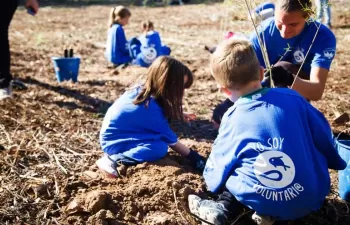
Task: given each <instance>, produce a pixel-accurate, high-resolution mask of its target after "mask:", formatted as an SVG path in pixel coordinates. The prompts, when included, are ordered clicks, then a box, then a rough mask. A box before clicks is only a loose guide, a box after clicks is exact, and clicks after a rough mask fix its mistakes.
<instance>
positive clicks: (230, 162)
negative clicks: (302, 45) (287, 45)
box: [188, 38, 346, 225]
mask: <svg viewBox="0 0 350 225" xmlns="http://www.w3.org/2000/svg"><path fill="white" fill-rule="evenodd" d="M210 67H211V73H212V75H213V76H214V78H215V80H216V81H217V82H218V84H219V85H220V87H221V90H222V91H223V93H225V95H226V96H227V97H228V98H229V99H231V100H232V101H235V104H234V105H233V106H232V107H230V108H229V109H228V110H227V112H226V113H225V114H224V117H223V119H222V123H221V125H220V129H219V134H218V137H217V138H216V140H215V142H214V145H213V148H212V151H211V154H210V156H209V158H208V160H207V163H206V166H205V169H204V173H203V176H204V179H205V183H206V184H207V187H208V190H209V191H211V192H214V193H217V194H219V199H218V200H217V201H211V200H202V199H200V198H199V197H198V196H195V195H190V196H189V199H188V200H189V208H190V210H191V211H192V212H193V213H194V214H196V215H198V216H200V217H201V218H202V219H204V220H207V221H208V222H211V223H213V224H224V222H225V221H226V220H227V219H228V218H229V217H231V216H237V215H234V214H235V213H237V212H238V210H239V209H238V208H239V207H240V205H244V206H246V207H248V208H250V209H253V210H254V211H255V214H254V215H253V219H254V220H255V221H256V223H257V224H260V225H271V224H273V223H274V221H275V220H282V221H283V220H293V219H296V218H299V217H302V216H305V215H307V214H308V213H310V212H312V211H314V210H317V209H319V208H320V207H321V206H322V204H323V201H324V199H325V197H326V196H327V195H328V193H329V191H330V177H329V172H328V168H331V169H338V170H342V169H344V168H345V167H346V163H345V162H344V161H343V160H342V159H341V157H340V156H339V155H338V153H337V151H336V149H335V146H334V145H335V142H334V140H333V136H332V132H331V128H330V126H329V124H328V122H327V120H326V119H325V117H324V116H323V115H322V113H320V112H319V111H318V110H317V109H315V108H314V107H313V106H312V105H311V104H309V103H308V102H307V101H306V100H305V99H304V98H303V97H302V96H301V95H299V94H298V93H297V92H296V91H294V90H291V89H288V88H274V89H269V88H262V86H261V83H260V82H261V80H262V78H263V74H264V70H263V68H262V67H261V66H260V64H259V61H258V59H257V57H256V54H255V51H254V48H253V46H252V45H251V44H250V42H249V41H247V40H243V39H242V40H239V39H235V38H231V39H229V40H225V41H223V42H222V43H221V44H220V45H219V46H218V48H217V50H216V51H215V52H214V54H213V55H212V58H211V62H210ZM230 214H231V215H230ZM232 214H233V215H232Z"/></svg>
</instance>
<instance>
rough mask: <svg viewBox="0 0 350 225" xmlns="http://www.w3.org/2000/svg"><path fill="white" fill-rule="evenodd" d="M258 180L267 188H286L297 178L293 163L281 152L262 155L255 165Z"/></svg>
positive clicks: (269, 152)
mask: <svg viewBox="0 0 350 225" xmlns="http://www.w3.org/2000/svg"><path fill="white" fill-rule="evenodd" d="M254 173H255V175H256V178H257V179H258V180H259V181H260V183H262V184H263V185H264V186H266V187H271V188H284V187H286V186H288V185H290V184H291V183H292V182H293V180H294V176H295V167H294V163H293V161H292V160H291V159H290V157H289V156H288V155H286V154H285V153H283V152H280V151H266V152H263V153H261V154H260V155H259V156H258V157H257V159H256V161H255V163H254Z"/></svg>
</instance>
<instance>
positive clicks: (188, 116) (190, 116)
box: [183, 113, 197, 122]
mask: <svg viewBox="0 0 350 225" xmlns="http://www.w3.org/2000/svg"><path fill="white" fill-rule="evenodd" d="M183 116H184V120H185V121H186V122H191V121H192V120H195V119H196V118H197V116H196V115H195V114H193V113H183Z"/></svg>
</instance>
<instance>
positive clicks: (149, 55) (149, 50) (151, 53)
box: [141, 46, 157, 64]
mask: <svg viewBox="0 0 350 225" xmlns="http://www.w3.org/2000/svg"><path fill="white" fill-rule="evenodd" d="M141 53H142V59H143V61H145V62H146V63H147V64H151V63H152V62H153V61H154V60H155V59H156V58H157V50H156V49H155V48H153V47H151V46H148V47H145V46H143V47H141Z"/></svg>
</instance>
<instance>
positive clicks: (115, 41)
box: [106, 6, 132, 66]
mask: <svg viewBox="0 0 350 225" xmlns="http://www.w3.org/2000/svg"><path fill="white" fill-rule="evenodd" d="M130 17H131V13H130V11H129V9H127V8H126V7H124V6H117V7H114V8H112V9H111V11H110V17H109V22H108V27H109V29H108V37H107V46H106V58H107V60H108V61H109V62H111V63H113V64H114V65H115V66H119V65H122V64H126V63H129V62H131V60H132V58H131V56H130V51H129V43H128V41H127V40H126V37H125V33H124V29H123V26H125V25H127V24H128V22H129V19H130Z"/></svg>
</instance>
